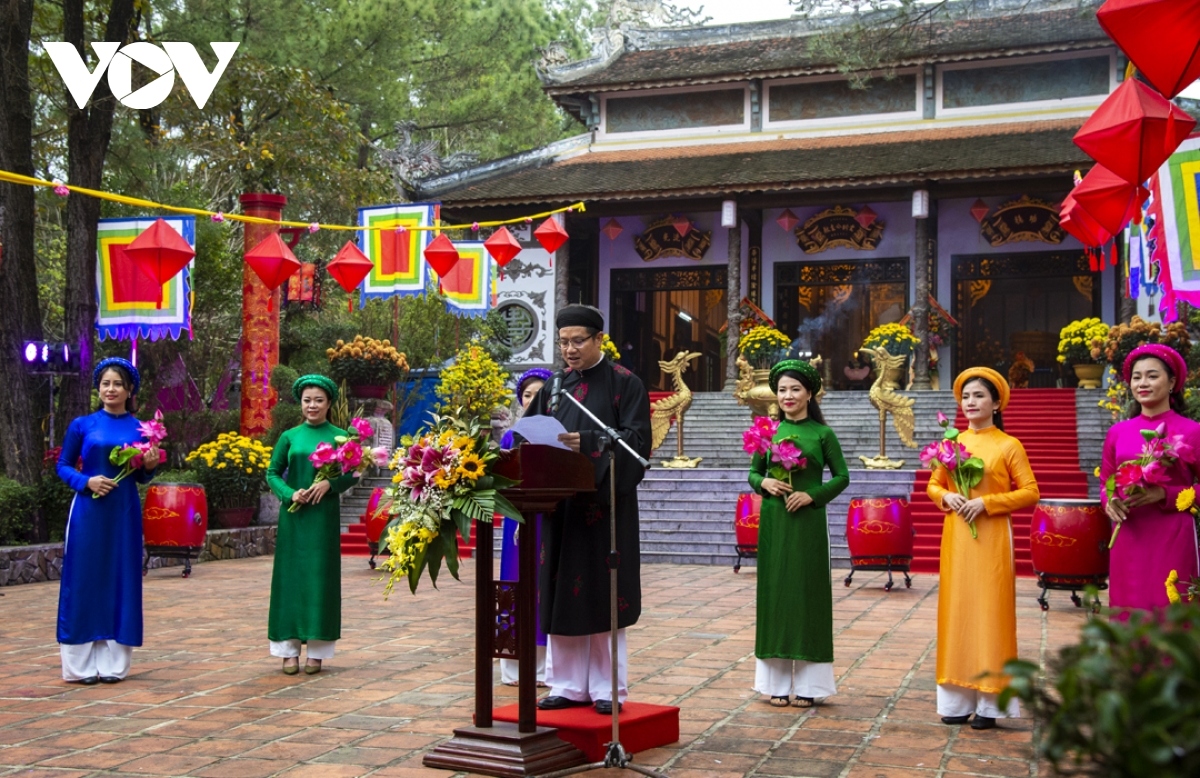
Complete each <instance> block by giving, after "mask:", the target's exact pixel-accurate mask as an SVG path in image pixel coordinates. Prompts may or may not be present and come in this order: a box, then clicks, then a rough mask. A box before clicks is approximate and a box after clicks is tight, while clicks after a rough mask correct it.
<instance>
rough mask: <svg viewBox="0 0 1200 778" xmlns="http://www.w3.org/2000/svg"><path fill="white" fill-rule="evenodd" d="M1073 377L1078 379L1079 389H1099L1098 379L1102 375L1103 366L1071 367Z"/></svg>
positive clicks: (1091, 364) (1085, 365)
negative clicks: (1073, 373) (1073, 372)
mask: <svg viewBox="0 0 1200 778" xmlns="http://www.w3.org/2000/svg"><path fill="white" fill-rule="evenodd" d="M1071 368H1072V369H1073V370H1074V371H1075V377H1076V378H1078V379H1079V388H1080V389H1099V388H1100V378H1101V377H1102V376H1103V375H1104V365H1097V364H1094V363H1087V364H1077V365H1072V366H1071Z"/></svg>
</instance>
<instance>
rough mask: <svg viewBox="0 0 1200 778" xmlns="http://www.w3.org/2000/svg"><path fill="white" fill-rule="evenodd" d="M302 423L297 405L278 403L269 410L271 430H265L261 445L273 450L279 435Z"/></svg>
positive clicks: (301, 416)
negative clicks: (263, 444) (265, 433)
mask: <svg viewBox="0 0 1200 778" xmlns="http://www.w3.org/2000/svg"><path fill="white" fill-rule="evenodd" d="M288 397H289V398H290V397H291V395H290V394H289V395H288ZM302 421H304V412H303V411H302V410H301V409H300V406H299V405H297V404H296V403H294V402H288V403H284V402H281V403H279V404H278V405H276V406H275V407H274V408H272V409H271V429H269V430H267V435H266V437H265V438H263V443H265V444H266V445H268V446H270V447H272V448H274V446H275V444H276V443H277V442H278V441H279V436H280V435H282V434H283V433H284V432H286V431H287V430H290V429H291V428H292V427H295V426H297V425H298V424H300V422H302Z"/></svg>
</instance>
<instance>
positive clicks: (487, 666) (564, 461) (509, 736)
mask: <svg viewBox="0 0 1200 778" xmlns="http://www.w3.org/2000/svg"><path fill="white" fill-rule="evenodd" d="M494 472H495V473H496V474H497V475H501V476H503V477H505V478H509V479H511V480H513V481H517V482H518V485H517V486H515V487H513V488H512V489H505V490H504V491H503V494H504V496H505V497H507V498H508V499H509V500H510V501H511V502H512V504H513V505H515V506H516V507H517V509H518V510H520V511H521V514H522V515H523V516H524V517H525V527H524V528H522V530H523V531H522V535H523V537H525V538H531V537H535V535H534V530H533V528H534V527H535V526H536V523H535V522H536V521H537V514H539V513H549V512H550V511H553V510H554V508H555V507H556V506H557V505H558V503H559V502H561V501H562V500H565V499H566V498H568V497H571V496H573V495H575V494H577V493H579V492H594V491H596V483H595V478H596V477H595V470H594V469H593V467H592V463H591V460H589V459H588V458H587V457H585V456H583V455H582V454H576V453H574V452H572V451H564V450H563V449H561V448H556V447H554V446H534V445H529V444H523V445H521V446H518V447H517V448H515V449H513V450H512V451H507V452H505V453H504V454H503V456H502V458H501V459H500V461H498V462H497V463H496V466H495V468H494ZM475 526H476V532H477V533H478V536H479V537H478V539H477V541H476V544H475V548H476V552H475V569H476V574H475V724H474V726H469V727H459V728H457V729H455V730H454V737H452V738H450V739H449V740H447V741H446V742H445V743H442V744H441V745H439V746H438V747H437V748H435V749H433V750H432V751H430V752H429V753H428V754H426V755H425V758H424V760H423V764H424V765H425V766H426V767H440V768H444V769H447V770H466V771H468V772H473V773H482V774H483V775H495V776H499V777H500V778H521V776H531V775H541V774H544V773H549V772H553V771H555V770H562V769H565V768H567V767H574V766H575V765H580V764H584V763H585V762H586V761H587V759H586V757H585V756H584V754H583V752H582V751H580V750H579V749H578V748H576V747H575V746H573V745H571V744H570V743H567V742H566V741H563V740H561V739H559V737H558V735H557V734H556V732H557V730H555V729H553V728H550V727H539V726H538V725H537V679H536V674H537V656H536V646H535V642H534V641H535V627H536V624H537V549H536V548H535V547H536V545H537V544H536V543H530V542H524V543H519V544H518V549H519V554H518V570H519V577H520V580H519V581H517V582H516V584H513V583H512V582H510V581H494V580H493V576H492V569H493V564H494V562H493V555H494V554H493V550H492V549H493V546H492V535H493V525H492V524H490V523H487V522H477V523H476V525H475ZM497 657H500V658H506V659H511V658H513V657H516V659H517V663H518V668H519V672H520V686H519V687H518V689H517V704H518V720H517V724H516V725H515V726H514V725H513V724H511V723H505V722H493V721H492V689H493V680H492V659H493V658H497Z"/></svg>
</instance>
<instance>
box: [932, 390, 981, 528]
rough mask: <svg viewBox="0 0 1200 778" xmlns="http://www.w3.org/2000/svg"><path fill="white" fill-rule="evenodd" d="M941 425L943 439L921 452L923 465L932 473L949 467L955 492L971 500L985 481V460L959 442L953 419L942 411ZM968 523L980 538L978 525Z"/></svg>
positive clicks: (947, 473) (939, 416) (939, 421)
mask: <svg viewBox="0 0 1200 778" xmlns="http://www.w3.org/2000/svg"><path fill="white" fill-rule="evenodd" d="M938 424H939V425H940V426H941V428H942V430H943V432H942V439H941V440H937V441H934V442H933V443H930V444H929V445H928V446H926V447H925V448H923V449H921V464H922V465H924V466H925V467H928V468H929V469H930V470H936V469H937V468H938V467H943V468H945V470H946V475H947V476H949V479H950V485H951V486H952V487H953V488H954V491H956V492H958V493H959V494H961V495H962V496H963V497H966V498H968V499H969V498H970V496H971V488H972V487H974V486H977V485H978V484H979V482H980V481H982V480H983V460H982V459H980V458H979V457H976V456H971V452H969V451H967V447H966V446H964V445H963V444H962V443H959V442H958V430H957V429H955V428H954V427H952V426H950V420H949V419H948V418H946V414H944V413H942V412H941V411H938ZM967 523H968V524H969V525H970V527H971V537H973V538H976V539H978V538H979V530H977V529H976V528H975V522H974V521H969V522H967Z"/></svg>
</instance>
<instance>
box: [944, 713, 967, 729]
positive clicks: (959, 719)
mask: <svg viewBox="0 0 1200 778" xmlns="http://www.w3.org/2000/svg"><path fill="white" fill-rule="evenodd" d="M970 720H971V714H969V713H968V714H967V715H966V716H942V723H943V724H949V725H950V726H954V725H956V724H966V723H967V722H968V721H970Z"/></svg>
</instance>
